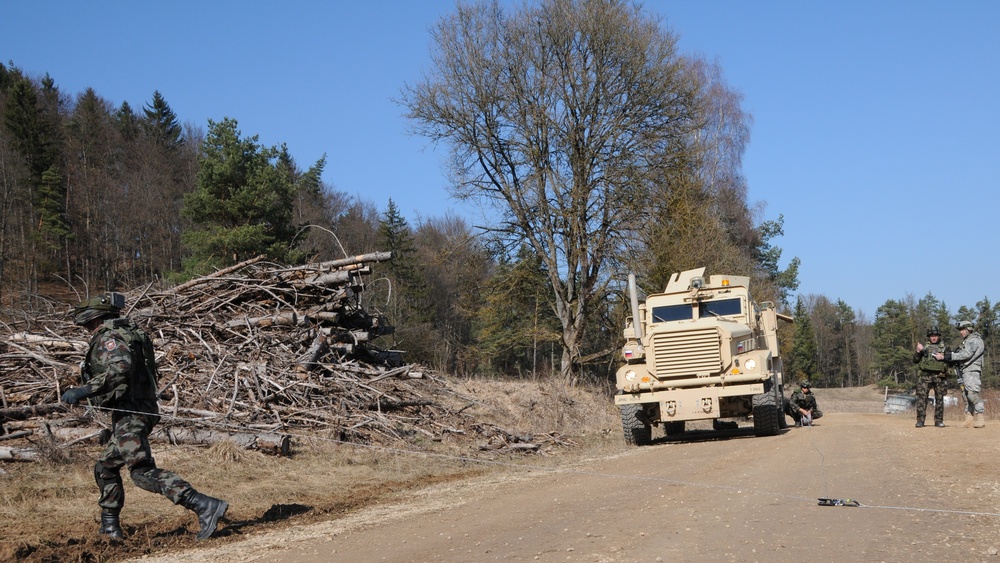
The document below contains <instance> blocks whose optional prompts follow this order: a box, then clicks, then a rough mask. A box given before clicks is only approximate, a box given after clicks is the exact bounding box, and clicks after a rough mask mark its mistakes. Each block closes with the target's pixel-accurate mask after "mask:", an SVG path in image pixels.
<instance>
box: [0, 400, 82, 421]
mask: <svg viewBox="0 0 1000 563" xmlns="http://www.w3.org/2000/svg"><path fill="white" fill-rule="evenodd" d="M66 408H67V407H66V405H65V404H63V403H50V404H46V405H28V406H26V407H10V408H6V409H0V422H2V421H4V420H25V419H27V418H31V417H33V416H45V415H47V414H51V413H54V412H60V411H64V410H66Z"/></svg>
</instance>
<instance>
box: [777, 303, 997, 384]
mask: <svg viewBox="0 0 1000 563" xmlns="http://www.w3.org/2000/svg"><path fill="white" fill-rule="evenodd" d="M793 316H794V318H795V326H794V329H793V334H792V335H791V343H790V348H786V350H790V352H789V353H788V358H787V360H786V362H785V366H786V372H787V373H788V374H789V375H790V376H791V377H792V378H793V381H798V380H803V379H809V380H810V381H811V382H813V384H814V385H817V386H820V387H851V386H856V385H871V384H877V385H880V386H889V387H891V388H894V389H912V388H913V387H914V386H915V384H916V378H917V370H916V369H915V366H914V364H913V353H914V352H915V351H916V344H917V342H923V343H924V344H926V343H927V342H928V339H927V332H928V331H929V330H930V329H931V328H937V329H938V330H940V331H941V339H942V342H943V343H944V344H945V345H946V346H948V347H950V348H952V349H957V348H959V347H961V344H962V339H961V336H960V335H959V332H958V329H957V328H955V326H956V324H957V323H958V322H959V321H963V320H968V321H972V322H973V324H974V325H975V330H976V332H978V333H979V334H980V335H981V336H982V337H983V343H984V344H985V352H984V354H983V384H984V385H986V386H989V387H996V386H998V385H1000V377H998V375H1000V371H998V368H1000V339H998V338H997V331H998V329H1000V325H998V319H1000V303H991V302H990V299H989V298H988V297H984V298H983V299H982V300H980V301H978V302H976V303H975V305H973V306H967V305H962V306H960V307H958V308H957V309H954V310H953V309H949V308H948V306H947V305H946V304H945V303H944V302H942V301H941V300H940V299H938V298H937V297H935V296H934V294H933V293H927V295H925V296H924V297H921V298H920V299H917V298H916V297H914V296H913V295H906V296H905V297H903V298H901V299H887V300H886V301H885V302H884V303H883V304H882V305H881V306H879V308H878V309H877V310H876V312H875V316H874V318H872V319H869V318H866V317H864V316H863V315H859V314H857V313H856V312H855V310H854V309H852V308H851V307H850V306H849V305H848V304H847V303H845V302H844V301H842V300H837V301H836V302H833V301H831V300H830V299H829V298H827V297H826V296H823V295H807V296H803V297H799V298H798V299H797V301H796V304H795V307H794V312H793ZM954 382H955V380H952V383H954Z"/></svg>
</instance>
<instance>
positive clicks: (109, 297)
mask: <svg viewBox="0 0 1000 563" xmlns="http://www.w3.org/2000/svg"><path fill="white" fill-rule="evenodd" d="M124 307H125V296H124V295H122V294H121V293H114V292H108V293H104V294H101V295H99V296H97V297H91V298H89V299H84V300H83V301H81V302H80V304H79V305H77V306H76V307H75V308H74V309H73V323H74V324H77V325H85V324H87V323H89V322H90V321H92V320H94V319H96V318H99V317H106V316H110V315H117V314H118V313H119V312H120V311H121V310H122V308H124Z"/></svg>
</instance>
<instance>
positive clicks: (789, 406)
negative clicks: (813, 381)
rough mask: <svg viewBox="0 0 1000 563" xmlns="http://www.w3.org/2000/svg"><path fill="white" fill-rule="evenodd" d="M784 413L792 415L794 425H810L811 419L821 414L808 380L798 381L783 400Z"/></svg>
mask: <svg viewBox="0 0 1000 563" xmlns="http://www.w3.org/2000/svg"><path fill="white" fill-rule="evenodd" d="M785 414H787V415H788V416H790V417H792V420H794V421H795V426H812V421H813V420H816V419H817V418H820V417H822V416H823V411H821V410H819V408H818V406H817V404H816V396H815V395H813V394H812V388H811V386H810V385H809V382H808V381H803V382H802V383H800V384H799V388H798V389H796V390H795V392H794V393H792V396H791V397H790V398H789V399H788V400H787V401H785Z"/></svg>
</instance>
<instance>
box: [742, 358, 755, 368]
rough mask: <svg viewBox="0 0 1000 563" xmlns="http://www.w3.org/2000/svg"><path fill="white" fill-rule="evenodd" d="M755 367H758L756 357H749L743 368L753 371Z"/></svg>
mask: <svg viewBox="0 0 1000 563" xmlns="http://www.w3.org/2000/svg"><path fill="white" fill-rule="evenodd" d="M755 367H757V361H756V360H754V359H749V360H747V361H745V362H743V369H745V370H747V371H753V369H754V368H755Z"/></svg>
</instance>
